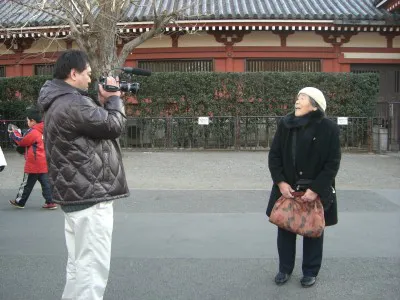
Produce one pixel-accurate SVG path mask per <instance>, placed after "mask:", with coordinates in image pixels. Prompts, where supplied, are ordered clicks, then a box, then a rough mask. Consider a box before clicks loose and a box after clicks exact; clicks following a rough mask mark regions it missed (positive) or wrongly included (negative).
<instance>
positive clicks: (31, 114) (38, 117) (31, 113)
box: [26, 105, 43, 123]
mask: <svg viewBox="0 0 400 300" xmlns="http://www.w3.org/2000/svg"><path fill="white" fill-rule="evenodd" d="M26 117H27V118H28V119H29V120H35V121H36V123H40V122H42V119H43V115H42V113H41V112H40V110H39V109H38V108H37V107H36V106H35V105H32V106H29V107H27V108H26Z"/></svg>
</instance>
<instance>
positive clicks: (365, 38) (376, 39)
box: [342, 32, 387, 48]
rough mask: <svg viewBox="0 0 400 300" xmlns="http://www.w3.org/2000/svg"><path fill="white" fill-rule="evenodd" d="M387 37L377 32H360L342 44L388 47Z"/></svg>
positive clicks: (363, 46) (345, 45)
mask: <svg viewBox="0 0 400 300" xmlns="http://www.w3.org/2000/svg"><path fill="white" fill-rule="evenodd" d="M386 46H387V42H386V38H385V37H384V36H382V35H380V34H379V33H377V32H359V33H358V34H356V35H353V36H352V37H351V38H350V41H349V42H348V43H345V44H343V45H342V47H343V48H347V47H361V48H365V47H372V48H375V47H379V48H386Z"/></svg>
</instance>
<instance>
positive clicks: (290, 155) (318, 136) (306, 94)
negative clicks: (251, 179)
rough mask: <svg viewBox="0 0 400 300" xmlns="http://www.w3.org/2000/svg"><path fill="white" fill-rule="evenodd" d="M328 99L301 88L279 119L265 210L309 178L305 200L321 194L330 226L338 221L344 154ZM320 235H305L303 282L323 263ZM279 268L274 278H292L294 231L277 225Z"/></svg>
mask: <svg viewBox="0 0 400 300" xmlns="http://www.w3.org/2000/svg"><path fill="white" fill-rule="evenodd" d="M325 109H326V100H325V97H324V95H323V94H322V92H321V91H320V90H318V89H316V88H314V87H306V88H303V89H302V90H300V91H299V93H298V95H297V99H296V103H295V111H294V113H290V114H288V115H287V116H285V117H284V118H283V119H282V120H281V121H280V123H279V125H278V129H277V131H276V134H275V137H274V140H273V142H272V146H271V150H270V152H269V157H268V166H269V170H270V172H271V177H272V180H273V186H272V191H271V196H270V199H269V203H268V208H267V215H268V216H270V214H271V211H272V208H273V206H274V204H275V202H276V201H277V200H278V199H279V197H281V196H282V195H283V196H284V197H286V198H293V195H292V193H293V192H294V190H295V189H296V183H298V182H299V181H301V182H308V184H307V186H306V187H305V189H304V191H305V194H304V196H302V198H301V199H302V200H303V201H305V202H307V201H315V200H316V199H317V198H318V197H320V199H321V201H322V204H323V206H324V210H325V224H326V226H330V225H334V224H336V223H337V221H338V220H337V204H336V192H335V176H336V174H337V172H338V170H339V165H340V159H341V153H340V141H339V128H338V126H337V125H336V124H335V123H333V122H332V121H331V120H329V119H327V118H326V117H325ZM323 238H324V235H323V234H322V235H321V236H320V237H319V238H308V237H304V238H303V263H302V271H303V277H302V279H301V281H300V283H301V285H302V286H303V287H310V286H312V285H314V283H315V281H316V277H317V275H318V272H319V269H320V267H321V262H322V249H323ZM277 243H278V253H279V272H278V274H277V275H276V276H275V283H276V284H277V285H282V284H284V283H286V282H287V281H288V279H289V278H290V275H291V273H292V271H293V268H294V263H295V256H296V234H295V233H292V232H289V231H286V230H285V229H282V228H278V242H277Z"/></svg>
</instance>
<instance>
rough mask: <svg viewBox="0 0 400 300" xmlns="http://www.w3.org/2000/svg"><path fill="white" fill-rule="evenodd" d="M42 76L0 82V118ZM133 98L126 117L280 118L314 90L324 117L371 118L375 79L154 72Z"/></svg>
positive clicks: (33, 93)
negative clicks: (323, 103)
mask: <svg viewBox="0 0 400 300" xmlns="http://www.w3.org/2000/svg"><path fill="white" fill-rule="evenodd" d="M48 79H50V78H49V77H46V76H33V77H15V78H3V79H0V114H1V115H2V116H3V117H2V118H4V119H23V118H24V108H25V107H26V106H27V105H30V104H31V103H34V102H35V101H36V99H37V96H38V94H39V91H40V88H41V86H42V85H43V83H44V82H45V81H46V80H48ZM134 79H135V80H137V81H138V82H139V83H140V85H141V86H140V90H139V93H138V94H137V95H136V96H133V97H132V95H127V97H126V103H127V112H128V114H129V115H132V116H143V117H157V116H165V115H173V116H206V115H210V116H267V115H268V116H281V115H285V114H286V113H288V112H290V111H292V110H293V105H294V98H295V96H296V94H297V92H298V91H299V90H300V89H301V88H303V87H305V86H315V87H317V88H319V89H320V90H322V92H323V93H324V94H325V96H326V98H327V114H328V115H330V116H349V117H370V116H373V114H374V110H375V105H376V101H377V96H378V91H379V75H377V74H370V73H364V74H354V73H298V72H288V73H285V72H260V73H180V72H175V73H154V74H153V75H152V76H150V77H135V78H134Z"/></svg>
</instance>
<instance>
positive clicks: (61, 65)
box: [53, 50, 89, 80]
mask: <svg viewBox="0 0 400 300" xmlns="http://www.w3.org/2000/svg"><path fill="white" fill-rule="evenodd" d="M88 63H89V58H88V56H87V54H86V53H85V52H83V51H81V50H67V51H65V52H63V53H62V54H61V55H60V57H59V58H58V59H57V61H56V64H55V66H54V72H53V78H56V79H61V80H64V79H67V78H68V75H69V73H70V72H71V70H72V69H76V70H77V71H78V72H83V71H84V70H85V69H86V67H87V65H88Z"/></svg>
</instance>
